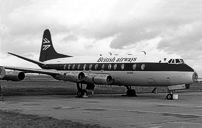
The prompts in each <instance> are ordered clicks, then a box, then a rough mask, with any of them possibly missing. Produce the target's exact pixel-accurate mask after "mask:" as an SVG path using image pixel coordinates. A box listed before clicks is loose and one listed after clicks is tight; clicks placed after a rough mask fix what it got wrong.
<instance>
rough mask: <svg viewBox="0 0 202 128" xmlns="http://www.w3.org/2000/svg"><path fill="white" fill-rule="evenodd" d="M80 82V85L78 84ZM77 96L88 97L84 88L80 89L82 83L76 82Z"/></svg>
mask: <svg viewBox="0 0 202 128" xmlns="http://www.w3.org/2000/svg"><path fill="white" fill-rule="evenodd" d="M79 84H80V85H79ZM77 89H78V91H77V96H78V97H79V98H82V97H88V92H87V90H86V89H82V83H77Z"/></svg>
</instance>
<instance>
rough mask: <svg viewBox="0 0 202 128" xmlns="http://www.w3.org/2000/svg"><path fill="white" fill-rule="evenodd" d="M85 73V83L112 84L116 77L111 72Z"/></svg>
mask: <svg viewBox="0 0 202 128" xmlns="http://www.w3.org/2000/svg"><path fill="white" fill-rule="evenodd" d="M84 75H85V79H84V83H89V84H99V85H111V84H112V83H113V81H114V78H113V77H112V76H110V75H109V74H93V73H86V74H84Z"/></svg>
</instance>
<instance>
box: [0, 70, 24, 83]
mask: <svg viewBox="0 0 202 128" xmlns="http://www.w3.org/2000/svg"><path fill="white" fill-rule="evenodd" d="M24 79H25V73H24V72H19V71H5V75H4V77H3V78H1V80H8V81H9V80H10V81H21V80H24Z"/></svg>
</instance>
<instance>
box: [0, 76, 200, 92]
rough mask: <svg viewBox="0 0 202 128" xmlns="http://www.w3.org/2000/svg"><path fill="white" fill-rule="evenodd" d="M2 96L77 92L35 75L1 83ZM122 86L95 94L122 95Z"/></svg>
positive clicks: (68, 84)
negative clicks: (21, 79)
mask: <svg viewBox="0 0 202 128" xmlns="http://www.w3.org/2000/svg"><path fill="white" fill-rule="evenodd" d="M1 86H2V92H3V95H4V96H11V95H75V94H76V92H77V88H76V84H75V83H71V82H64V81H57V80H54V79H53V78H52V77H50V76H44V75H37V76H26V78H25V80H23V81H18V82H13V81H1ZM134 88H135V89H136V91H137V93H144V92H151V91H152V89H153V87H134ZM157 91H158V92H167V88H165V87H161V88H158V89H157ZM184 91H187V92H190V91H192V92H193V91H197V92H198V91H202V84H199V83H195V84H192V85H191V88H190V89H189V90H180V91H178V92H184ZM124 93H125V87H123V86H103V85H102V86H99V85H98V86H96V87H95V94H124Z"/></svg>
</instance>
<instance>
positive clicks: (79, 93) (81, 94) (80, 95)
mask: <svg viewBox="0 0 202 128" xmlns="http://www.w3.org/2000/svg"><path fill="white" fill-rule="evenodd" d="M77 96H78V97H79V98H81V97H83V91H82V90H78V92H77Z"/></svg>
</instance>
